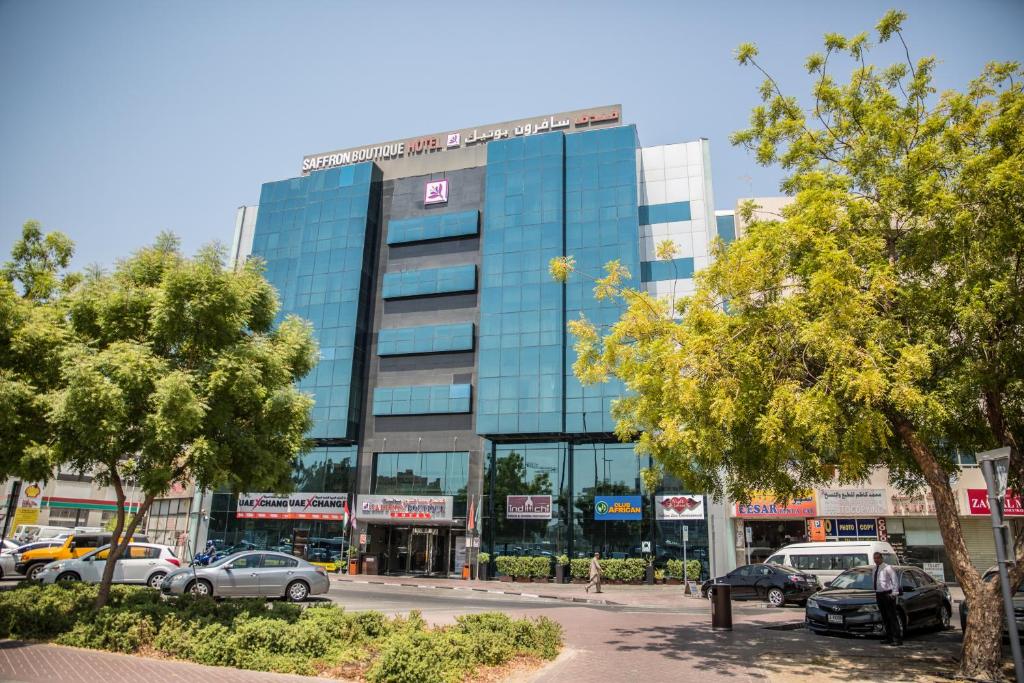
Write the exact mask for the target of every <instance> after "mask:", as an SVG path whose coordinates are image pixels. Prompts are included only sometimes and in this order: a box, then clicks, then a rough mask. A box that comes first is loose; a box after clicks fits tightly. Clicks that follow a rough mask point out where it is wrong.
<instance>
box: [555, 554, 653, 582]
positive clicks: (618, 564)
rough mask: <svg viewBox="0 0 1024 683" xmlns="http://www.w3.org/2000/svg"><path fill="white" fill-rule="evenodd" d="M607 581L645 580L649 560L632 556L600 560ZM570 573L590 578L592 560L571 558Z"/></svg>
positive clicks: (574, 576)
mask: <svg viewBox="0 0 1024 683" xmlns="http://www.w3.org/2000/svg"><path fill="white" fill-rule="evenodd" d="M598 562H599V563H600V565H601V572H602V573H603V574H604V580H605V581H643V580H644V574H645V572H646V571H647V560H644V559H641V558H639V557H631V558H627V559H625V560H598ZM569 573H570V575H571V576H572V577H573V578H574V579H586V578H590V560H589V559H580V560H570V561H569Z"/></svg>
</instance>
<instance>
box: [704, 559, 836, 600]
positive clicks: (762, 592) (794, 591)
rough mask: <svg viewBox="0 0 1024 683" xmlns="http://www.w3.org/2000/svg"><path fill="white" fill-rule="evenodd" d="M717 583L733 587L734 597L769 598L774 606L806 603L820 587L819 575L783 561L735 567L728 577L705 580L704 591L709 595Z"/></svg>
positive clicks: (745, 598) (732, 593) (736, 598)
mask: <svg viewBox="0 0 1024 683" xmlns="http://www.w3.org/2000/svg"><path fill="white" fill-rule="evenodd" d="M716 584H728V585H729V586H731V591H730V592H731V595H732V599H733V600H767V601H768V602H769V603H770V604H771V605H772V606H773V607H782V606H783V605H784V604H786V603H787V602H795V603H797V604H803V602H804V601H805V600H807V598H809V597H810V596H811V595H812V594H813V593H814V592H815V591H817V590H818V580H817V578H815V577H814V576H812V575H810V574H804V573H803V572H800V571H798V570H796V569H793V568H792V567H786V566H783V565H781V564H747V565H744V566H742V567H736V569H733V570H732V571H731V572H729V573H728V574H726V575H725V576H720V577H718V578H716V579H709V580H708V581H705V582H704V585H703V586H701V593H702V594H703V595H705V596H707V597H710V596H711V591H713V590H714V588H713V586H714V585H716Z"/></svg>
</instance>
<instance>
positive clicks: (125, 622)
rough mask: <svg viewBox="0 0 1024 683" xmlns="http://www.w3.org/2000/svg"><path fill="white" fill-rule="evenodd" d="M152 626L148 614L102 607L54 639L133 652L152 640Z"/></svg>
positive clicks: (72, 644) (83, 645)
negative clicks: (90, 616)
mask: <svg viewBox="0 0 1024 683" xmlns="http://www.w3.org/2000/svg"><path fill="white" fill-rule="evenodd" d="M155 633H156V627H155V626H154V625H153V619H152V617H150V616H142V617H140V616H139V613H138V612H136V611H134V610H131V609H125V608H122V607H103V608H102V609H100V611H99V612H97V613H96V614H95V615H93V616H92V618H91V619H87V620H82V621H79V622H78V623H77V624H75V625H74V627H73V628H72V629H71V630H70V631H68V632H66V633H63V634H61V635H60V636H58V637H57V639H56V642H58V643H60V644H61V645H71V646H73V647H89V648H92V649H94V650H111V651H113V652H135V651H136V650H138V649H139V648H140V647H141V646H143V645H148V644H150V643H151V642H152V641H153V636H154V634H155Z"/></svg>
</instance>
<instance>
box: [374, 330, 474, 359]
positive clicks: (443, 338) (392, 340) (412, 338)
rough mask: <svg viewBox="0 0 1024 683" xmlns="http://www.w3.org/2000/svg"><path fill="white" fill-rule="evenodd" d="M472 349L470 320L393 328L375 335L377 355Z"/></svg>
mask: <svg viewBox="0 0 1024 683" xmlns="http://www.w3.org/2000/svg"><path fill="white" fill-rule="evenodd" d="M472 350H473V323H454V324H452V325H421V326H419V327H397V328H393V329H388V330H381V331H380V332H379V333H378V334H377V355H379V356H399V355H403V354H413V353H442V352H445V351H472Z"/></svg>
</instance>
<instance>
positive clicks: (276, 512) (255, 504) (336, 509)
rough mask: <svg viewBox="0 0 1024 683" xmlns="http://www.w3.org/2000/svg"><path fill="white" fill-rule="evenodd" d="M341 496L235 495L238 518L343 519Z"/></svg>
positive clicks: (334, 494) (343, 498) (299, 494)
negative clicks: (236, 497) (236, 496)
mask: <svg viewBox="0 0 1024 683" xmlns="http://www.w3.org/2000/svg"><path fill="white" fill-rule="evenodd" d="M345 498H346V496H345V494H338V493H292V494H290V495H287V496H279V495H277V494H275V493H240V494H238V511H237V512H236V513H235V516H236V517H238V518H239V519H337V520H343V519H345Z"/></svg>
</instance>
